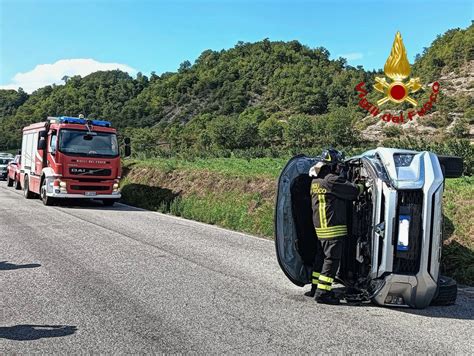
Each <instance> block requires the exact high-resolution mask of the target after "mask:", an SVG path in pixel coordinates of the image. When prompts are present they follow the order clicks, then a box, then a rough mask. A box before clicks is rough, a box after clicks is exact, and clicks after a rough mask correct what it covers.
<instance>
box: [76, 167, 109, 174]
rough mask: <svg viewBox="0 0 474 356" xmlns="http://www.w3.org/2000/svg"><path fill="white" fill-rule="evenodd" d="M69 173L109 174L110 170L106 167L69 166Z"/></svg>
mask: <svg viewBox="0 0 474 356" xmlns="http://www.w3.org/2000/svg"><path fill="white" fill-rule="evenodd" d="M69 173H71V174H74V175H80V176H110V175H111V174H112V170H110V169H106V168H99V169H96V168H78V167H72V168H69Z"/></svg>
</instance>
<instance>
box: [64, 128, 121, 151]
mask: <svg viewBox="0 0 474 356" xmlns="http://www.w3.org/2000/svg"><path fill="white" fill-rule="evenodd" d="M59 150H60V151H61V152H62V153H66V154H72V155H80V156H92V157H102V156H106V157H115V156H118V154H119V153H118V144H117V136H116V135H115V134H113V133H106V132H93V133H92V134H90V133H89V132H87V131H81V130H66V129H63V130H61V131H60V134H59Z"/></svg>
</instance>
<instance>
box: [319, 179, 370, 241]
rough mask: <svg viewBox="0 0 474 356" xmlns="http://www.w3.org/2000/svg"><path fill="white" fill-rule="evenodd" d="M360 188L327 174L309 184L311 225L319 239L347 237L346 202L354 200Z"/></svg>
mask: <svg viewBox="0 0 474 356" xmlns="http://www.w3.org/2000/svg"><path fill="white" fill-rule="evenodd" d="M361 190H362V187H358V186H356V185H355V184H353V183H351V182H349V181H348V180H346V179H345V178H343V177H341V176H339V175H336V174H333V173H329V174H327V175H326V176H325V177H324V178H315V179H313V181H312V183H311V200H312V206H313V223H314V227H315V228H316V235H317V236H318V238H319V239H333V238H336V237H341V236H346V235H347V211H346V203H347V201H348V200H355V199H356V198H357V196H358V195H359V193H360V192H361Z"/></svg>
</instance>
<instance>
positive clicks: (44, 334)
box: [0, 325, 77, 341]
mask: <svg viewBox="0 0 474 356" xmlns="http://www.w3.org/2000/svg"><path fill="white" fill-rule="evenodd" d="M76 330H77V328H76V327H75V326H69V325H15V326H4V327H0V339H8V340H15V341H31V340H39V339H43V338H48V337H61V336H68V335H72V334H74V333H75V332H76Z"/></svg>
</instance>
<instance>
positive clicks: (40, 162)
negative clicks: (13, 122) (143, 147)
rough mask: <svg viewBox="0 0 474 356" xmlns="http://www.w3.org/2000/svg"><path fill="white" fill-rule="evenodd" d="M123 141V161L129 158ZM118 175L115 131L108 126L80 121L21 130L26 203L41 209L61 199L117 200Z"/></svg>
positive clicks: (106, 202)
mask: <svg viewBox="0 0 474 356" xmlns="http://www.w3.org/2000/svg"><path fill="white" fill-rule="evenodd" d="M129 144H130V140H129V139H125V156H129V155H130V145H129ZM120 175H121V168H120V154H119V145H118V141H117V134H116V130H115V129H114V128H112V127H111V124H110V122H108V121H100V120H88V119H85V118H84V117H83V116H82V115H80V117H78V118H76V117H66V116H61V117H48V120H47V121H46V122H40V123H36V124H32V125H30V126H27V127H25V128H24V129H23V141H22V148H21V168H20V182H21V186H22V187H23V192H24V196H25V198H26V199H31V198H34V197H35V196H38V195H39V196H40V198H41V200H42V201H43V203H44V204H45V205H51V204H53V203H54V202H55V201H58V200H59V199H70V198H73V199H76V198H80V199H85V198H88V199H99V200H101V201H102V202H103V204H104V205H108V206H110V205H113V204H114V203H115V202H116V201H117V200H119V199H120V191H119V185H118V183H119V179H120Z"/></svg>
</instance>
